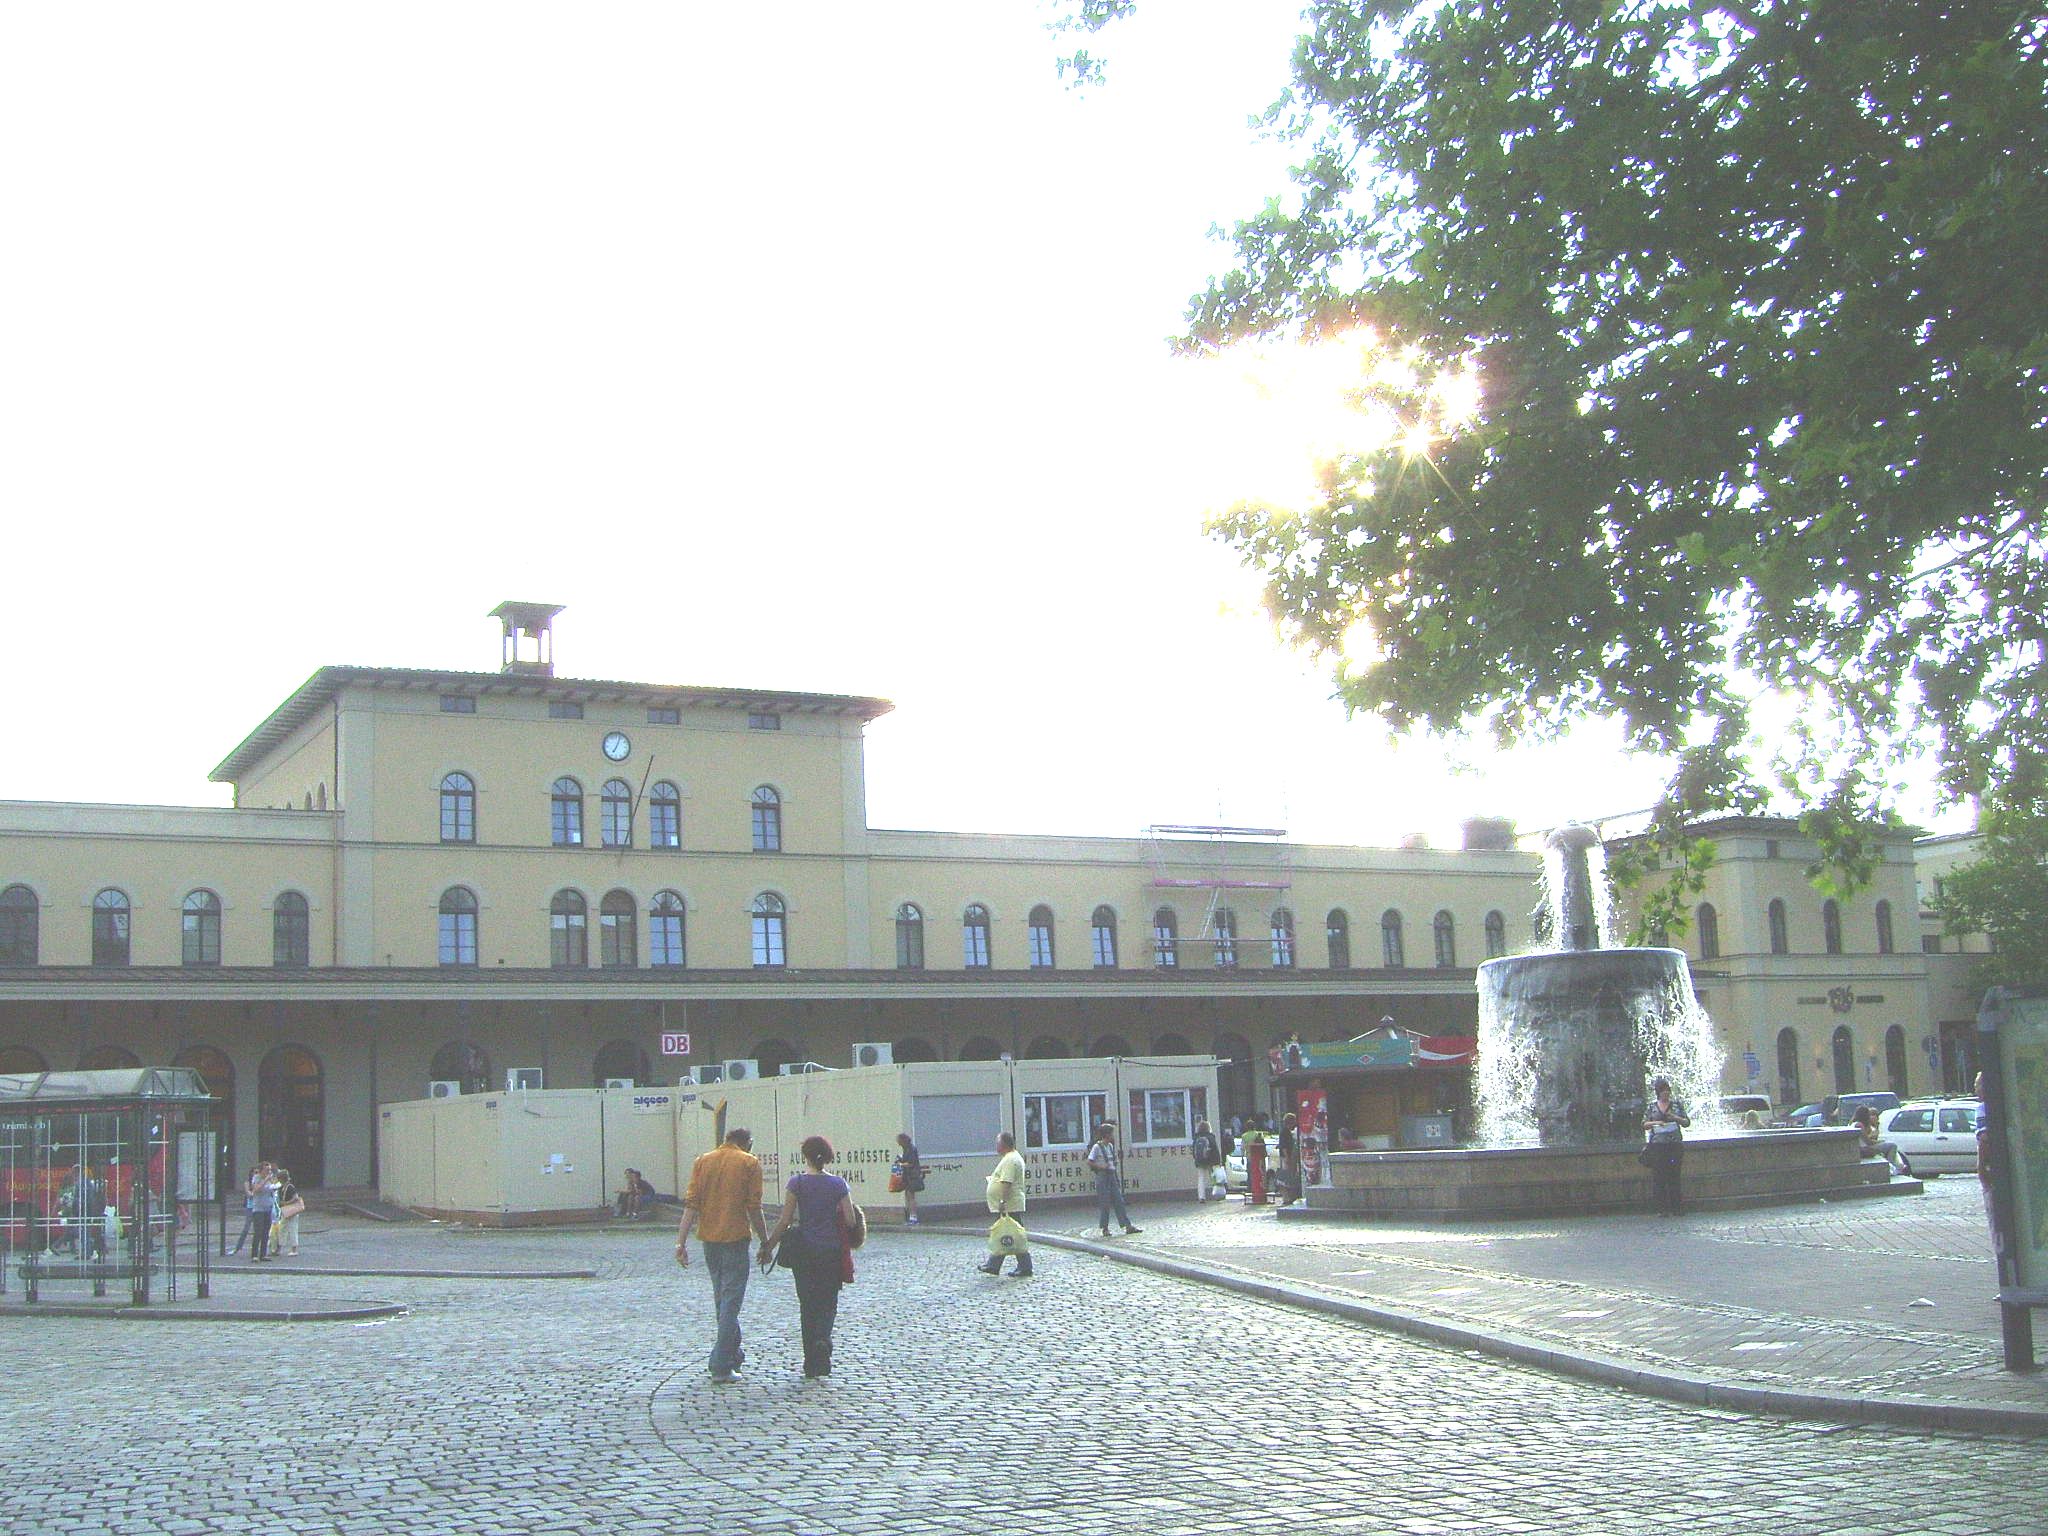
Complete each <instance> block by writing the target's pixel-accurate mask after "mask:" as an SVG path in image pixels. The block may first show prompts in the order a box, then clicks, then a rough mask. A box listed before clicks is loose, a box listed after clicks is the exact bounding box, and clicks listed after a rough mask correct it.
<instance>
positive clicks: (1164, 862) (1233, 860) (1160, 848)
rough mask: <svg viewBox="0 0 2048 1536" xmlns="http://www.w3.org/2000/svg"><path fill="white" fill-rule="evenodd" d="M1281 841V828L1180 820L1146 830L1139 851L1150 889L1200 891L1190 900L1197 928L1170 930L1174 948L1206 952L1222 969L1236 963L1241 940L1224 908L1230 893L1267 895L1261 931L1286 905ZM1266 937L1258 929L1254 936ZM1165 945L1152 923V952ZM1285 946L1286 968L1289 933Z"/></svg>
mask: <svg viewBox="0 0 2048 1536" xmlns="http://www.w3.org/2000/svg"><path fill="white" fill-rule="evenodd" d="M1286 837H1287V829H1286V828H1285V827H1231V826H1212V825H1206V824H1204V825H1192V824H1187V823H1180V822H1160V823H1157V824H1155V825H1153V826H1149V827H1147V828H1146V829H1145V851H1146V862H1147V863H1148V864H1149V865H1150V867H1151V885H1152V889H1153V890H1154V891H1155V892H1160V893H1164V892H1169V891H1195V892H1199V893H1201V894H1200V896H1199V897H1198V898H1196V899H1199V900H1200V901H1201V902H1202V920H1201V925H1200V927H1199V929H1198V930H1197V931H1196V932H1195V933H1193V934H1189V933H1184V932H1176V933H1175V935H1174V937H1173V940H1172V943H1173V945H1174V946H1175V947H1176V948H1177V947H1178V946H1180V945H1193V946H1194V947H1196V948H1197V949H1206V951H1207V952H1208V958H1209V960H1210V962H1211V964H1213V965H1215V966H1217V967H1220V968H1223V969H1228V968H1230V967H1232V966H1234V965H1236V964H1237V946H1238V944H1239V942H1240V941H1241V939H1242V938H1243V936H1242V935H1240V934H1239V932H1238V931H1237V929H1236V926H1235V918H1236V911H1237V909H1236V908H1235V907H1234V906H1232V905H1231V904H1230V903H1231V893H1232V892H1236V891H1260V892H1266V893H1268V895H1267V898H1266V900H1265V902H1264V905H1265V907H1266V910H1265V911H1263V912H1261V913H1260V917H1261V920H1262V921H1261V929H1262V930H1263V928H1264V924H1265V923H1266V922H1269V921H1270V919H1271V915H1272V910H1273V909H1274V908H1278V907H1284V906H1286V905H1287V901H1286V893H1287V892H1288V891H1290V890H1292V889H1293V888H1294V873H1293V867H1292V853H1291V850H1290V848H1289V845H1288V843H1287V842H1286ZM1165 904H1167V903H1164V902H1162V905H1165ZM1224 914H1228V915H1229V921H1227V922H1226V921H1224V918H1223V915H1224ZM1176 917H1178V913H1176ZM1266 936H1267V935H1266V934H1265V933H1264V932H1263V931H1260V932H1258V933H1256V934H1255V935H1254V938H1256V939H1263V938H1265V937H1266ZM1167 942H1168V941H1167V940H1166V939H1165V938H1164V937H1163V936H1162V935H1161V934H1160V933H1159V932H1158V931H1157V925H1156V924H1155V925H1154V934H1153V947H1154V949H1155V951H1161V950H1163V949H1164V947H1165V945H1166V944H1167ZM1273 942H1274V943H1275V944H1278V943H1279V942H1281V941H1280V940H1279V939H1278V938H1277V937H1276V938H1275V939H1274V940H1273ZM1286 943H1287V944H1288V945H1289V946H1290V951H1289V954H1288V958H1287V961H1286V962H1285V963H1288V964H1292V963H1293V954H1292V950H1291V946H1292V945H1293V943H1294V936H1293V931H1292V929H1290V930H1289V932H1288V935H1287V938H1286ZM1177 958H1178V957H1177V955H1176V956H1172V957H1169V956H1167V955H1165V954H1164V953H1158V954H1155V959H1157V960H1158V962H1159V963H1160V964H1161V965H1167V966H1170V965H1172V964H1174V963H1176V961H1177Z"/></svg>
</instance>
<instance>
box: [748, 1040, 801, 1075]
mask: <svg viewBox="0 0 2048 1536" xmlns="http://www.w3.org/2000/svg"><path fill="white" fill-rule="evenodd" d="M747 1054H748V1055H749V1056H751V1057H753V1058H754V1060H755V1062H757V1063H758V1064H759V1066H760V1068H761V1075H762V1076H763V1077H779V1076H781V1075H782V1069H783V1068H784V1067H800V1066H802V1065H803V1064H804V1062H805V1061H806V1060H807V1059H808V1058H807V1057H806V1056H805V1055H804V1053H803V1052H802V1051H800V1050H798V1049H797V1048H796V1047H795V1046H793V1045H791V1044H790V1043H789V1042H788V1041H787V1040H757V1041H755V1042H754V1048H753V1049H752V1050H751V1051H749V1052H747Z"/></svg>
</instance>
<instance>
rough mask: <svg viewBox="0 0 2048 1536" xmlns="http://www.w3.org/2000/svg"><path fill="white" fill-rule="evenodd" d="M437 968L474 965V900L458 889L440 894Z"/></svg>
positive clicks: (468, 892) (452, 887) (456, 887)
mask: <svg viewBox="0 0 2048 1536" xmlns="http://www.w3.org/2000/svg"><path fill="white" fill-rule="evenodd" d="M440 930H441V932H440V949H441V964H443V965H475V964H476V896H475V895H474V893H472V892H470V891H467V890H464V889H463V888H462V887H461V886H459V885H457V886H451V887H449V888H448V889H447V890H445V891H443V892H442V893H441V922H440Z"/></svg>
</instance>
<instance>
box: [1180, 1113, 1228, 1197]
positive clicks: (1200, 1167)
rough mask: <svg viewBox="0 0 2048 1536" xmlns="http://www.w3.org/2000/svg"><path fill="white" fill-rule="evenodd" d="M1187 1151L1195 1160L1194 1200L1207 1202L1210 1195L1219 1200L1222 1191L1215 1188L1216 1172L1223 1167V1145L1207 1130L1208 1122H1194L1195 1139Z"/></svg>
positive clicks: (1222, 1193)
mask: <svg viewBox="0 0 2048 1536" xmlns="http://www.w3.org/2000/svg"><path fill="white" fill-rule="evenodd" d="M1188 1150H1189V1151H1190V1152H1192V1153H1193V1154H1194V1158H1195V1198H1196V1199H1197V1200H1207V1199H1209V1198H1210V1197H1211V1196H1212V1195H1213V1196H1214V1197H1215V1198H1216V1199H1218V1200H1221V1199H1222V1198H1223V1195H1224V1192H1223V1190H1221V1189H1219V1188H1217V1184H1218V1182H1219V1180H1218V1179H1217V1177H1216V1175H1217V1171H1218V1170H1219V1169H1220V1168H1222V1166H1223V1143H1222V1142H1221V1141H1220V1140H1218V1139H1217V1136H1216V1133H1215V1132H1214V1131H1212V1130H1210V1129H1209V1122H1208V1121H1206V1120H1197V1121H1196V1122H1195V1137H1194V1140H1193V1141H1192V1142H1191V1143H1190V1144H1189V1147H1188Z"/></svg>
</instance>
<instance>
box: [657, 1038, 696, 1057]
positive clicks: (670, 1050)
mask: <svg viewBox="0 0 2048 1536" xmlns="http://www.w3.org/2000/svg"><path fill="white" fill-rule="evenodd" d="M661 1054H662V1055H664V1056H687V1055H689V1054H690V1037H689V1036H688V1035H663V1036H662V1037H661Z"/></svg>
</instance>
